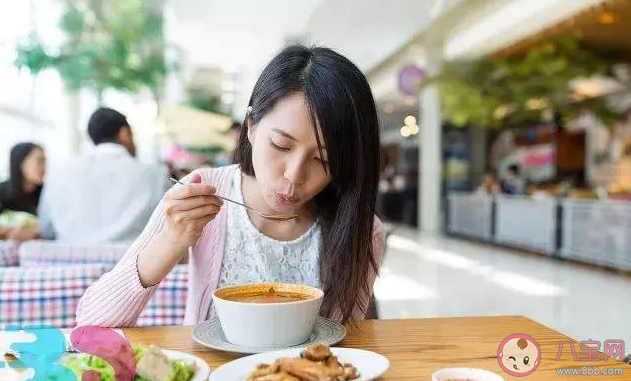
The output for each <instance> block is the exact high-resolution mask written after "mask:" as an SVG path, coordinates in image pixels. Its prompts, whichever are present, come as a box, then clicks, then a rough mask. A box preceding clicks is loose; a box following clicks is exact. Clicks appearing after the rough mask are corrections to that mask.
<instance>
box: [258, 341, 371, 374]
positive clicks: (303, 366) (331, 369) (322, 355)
mask: <svg viewBox="0 0 631 381" xmlns="http://www.w3.org/2000/svg"><path fill="white" fill-rule="evenodd" d="M356 378H359V373H358V372H357V369H356V368H355V367H354V366H352V365H351V364H344V365H342V364H341V363H340V362H339V361H338V359H337V357H336V356H334V355H333V353H331V350H330V349H329V347H328V346H326V345H313V346H310V347H309V348H307V349H306V350H304V351H302V352H301V353H300V357H299V358H280V359H277V360H276V361H275V362H274V363H273V364H271V365H268V364H259V365H258V366H257V367H256V369H255V370H254V371H253V372H252V373H251V374H250V376H249V377H248V379H247V381H278V380H280V381H349V380H354V379H356Z"/></svg>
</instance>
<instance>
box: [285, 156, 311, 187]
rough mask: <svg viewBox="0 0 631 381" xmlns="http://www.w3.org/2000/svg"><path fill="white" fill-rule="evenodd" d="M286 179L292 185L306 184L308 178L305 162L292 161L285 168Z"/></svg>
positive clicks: (301, 160) (297, 159) (299, 160)
mask: <svg viewBox="0 0 631 381" xmlns="http://www.w3.org/2000/svg"><path fill="white" fill-rule="evenodd" d="M284 177H285V180H287V181H288V182H289V183H290V184H295V185H300V184H304V182H305V181H306V178H307V176H306V169H305V161H304V160H303V159H300V158H296V159H293V160H290V161H289V162H288V163H287V165H286V166H285V174H284Z"/></svg>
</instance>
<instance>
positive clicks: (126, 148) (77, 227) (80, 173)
mask: <svg viewBox="0 0 631 381" xmlns="http://www.w3.org/2000/svg"><path fill="white" fill-rule="evenodd" d="M88 133H89V135H90V138H91V139H92V141H93V142H94V144H95V146H96V147H94V149H93V150H91V151H90V152H88V153H86V154H84V155H79V156H77V157H73V158H71V159H70V160H68V161H67V162H66V163H63V165H60V166H58V167H56V168H52V169H51V170H50V171H49V175H48V176H47V181H46V185H45V186H44V189H43V191H42V200H41V203H40V207H39V218H40V226H41V229H42V234H43V235H44V237H45V238H47V239H55V240H58V241H61V242H69V243H87V244H100V243H108V242H125V241H133V240H134V239H135V238H136V237H137V236H138V235H139V234H140V232H141V231H142V229H143V228H144V226H145V225H146V224H147V222H148V221H149V217H150V216H151V213H152V212H153V210H154V209H155V207H156V206H157V205H158V202H159V201H160V200H161V198H162V196H163V195H164V193H165V192H166V190H167V189H168V188H169V187H170V184H169V181H168V173H167V170H166V168H165V167H161V166H154V165H148V164H144V163H141V162H140V161H138V160H136V159H135V154H136V148H135V145H134V141H133V135H132V129H131V127H130V126H129V123H128V122H127V118H126V117H125V116H124V115H123V114H121V113H119V112H118V111H115V110H112V109H109V108H99V109H98V110H96V111H95V112H94V113H93V114H92V116H91V117H90V120H89V122H88Z"/></svg>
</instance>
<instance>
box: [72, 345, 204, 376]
mask: <svg viewBox="0 0 631 381" xmlns="http://www.w3.org/2000/svg"><path fill="white" fill-rule="evenodd" d="M162 352H163V353H164V354H165V355H166V356H167V357H168V358H169V360H185V361H192V362H194V363H195V368H196V371H195V376H193V378H191V380H190V381H207V380H208V376H209V375H210V367H209V366H208V364H206V362H205V361H204V360H202V359H200V358H199V357H197V356H193V355H189V354H188V353H184V352H178V351H170V350H167V349H162ZM77 355H81V354H80V353H69V354H67V355H64V356H77Z"/></svg>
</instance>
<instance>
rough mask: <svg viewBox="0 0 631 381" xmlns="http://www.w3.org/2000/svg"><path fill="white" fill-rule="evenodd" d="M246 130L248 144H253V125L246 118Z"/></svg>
mask: <svg viewBox="0 0 631 381" xmlns="http://www.w3.org/2000/svg"><path fill="white" fill-rule="evenodd" d="M247 129H248V140H249V141H250V144H254V135H255V133H256V132H255V131H254V123H252V121H251V120H250V119H249V118H248V122H247Z"/></svg>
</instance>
